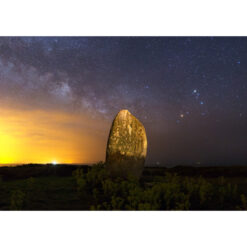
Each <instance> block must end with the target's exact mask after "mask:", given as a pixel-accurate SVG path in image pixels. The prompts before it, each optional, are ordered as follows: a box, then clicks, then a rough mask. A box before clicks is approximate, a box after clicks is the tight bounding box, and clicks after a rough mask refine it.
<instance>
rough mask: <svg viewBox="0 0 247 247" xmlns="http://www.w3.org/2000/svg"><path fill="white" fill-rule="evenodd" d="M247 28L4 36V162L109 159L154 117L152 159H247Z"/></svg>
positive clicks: (0, 88)
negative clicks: (219, 32) (129, 127)
mask: <svg viewBox="0 0 247 247" xmlns="http://www.w3.org/2000/svg"><path fill="white" fill-rule="evenodd" d="M246 68H247V37H1V38H0V163H28V162H38V163H47V162H52V161H53V160H56V161H57V162H61V163H92V162H97V161H100V160H104V159H105V149H106V143H107V138H108V134H109V130H110V127H111V123H112V120H113V118H114V117H115V115H116V114H117V113H118V112H119V111H120V110H121V109H128V110H129V111H130V112H131V113H132V114H133V115H135V116H136V117H137V118H138V119H139V120H140V121H141V122H142V123H143V124H144V126H145V128H146V132H147V137H148V154H147V160H146V164H157V165H180V164H183V165H194V164H197V165H207V164H208V165H209V164H218V165H222V164H235V165H238V164H245V163H246V162H247V155H246V147H247V138H246V136H247V88H246V87H247V69H246Z"/></svg>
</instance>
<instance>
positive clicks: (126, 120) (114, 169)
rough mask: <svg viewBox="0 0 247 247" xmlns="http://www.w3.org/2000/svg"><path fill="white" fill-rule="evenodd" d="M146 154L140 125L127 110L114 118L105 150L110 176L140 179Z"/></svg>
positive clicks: (142, 127) (142, 130) (145, 144)
mask: <svg viewBox="0 0 247 247" xmlns="http://www.w3.org/2000/svg"><path fill="white" fill-rule="evenodd" d="M146 154H147V137H146V131H145V128H144V126H143V125H142V123H141V122H140V121H139V120H138V119H137V118H136V117H134V116H133V115H132V114H131V113H130V112H129V111H128V110H121V111H120V112H119V113H118V114H117V116H116V117H115V119H114V121H113V123H112V127H111V130H110V135H109V138H108V143H107V149H106V167H107V169H108V171H109V172H110V174H111V175H113V176H120V177H127V176H128V175H132V176H135V177H140V175H141V174H142V170H143V167H144V163H145V158H146Z"/></svg>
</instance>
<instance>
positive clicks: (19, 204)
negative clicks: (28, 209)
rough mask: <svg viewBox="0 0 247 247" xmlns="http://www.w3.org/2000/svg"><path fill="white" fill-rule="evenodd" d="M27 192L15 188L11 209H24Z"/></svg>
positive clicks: (11, 199)
mask: <svg viewBox="0 0 247 247" xmlns="http://www.w3.org/2000/svg"><path fill="white" fill-rule="evenodd" d="M24 198H25V193H24V192H22V191H21V190H14V191H12V193H11V197H10V210H21V209H23V204H24Z"/></svg>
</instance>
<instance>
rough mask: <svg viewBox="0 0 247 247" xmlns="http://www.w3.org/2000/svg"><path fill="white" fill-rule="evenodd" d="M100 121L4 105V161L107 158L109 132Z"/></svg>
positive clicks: (0, 145)
mask: <svg viewBox="0 0 247 247" xmlns="http://www.w3.org/2000/svg"><path fill="white" fill-rule="evenodd" d="M97 122H98V121H95V120H93V119H90V118H89V117H88V116H85V115H84V114H71V113H66V112H59V111H52V110H51V111H34V110H14V109H8V108H4V109H3V108H0V164H8V163H51V161H52V163H53V164H55V163H56V164H57V160H59V163H91V162H96V161H98V160H103V159H104V156H105V145H106V141H105V140H107V135H108V132H105V131H102V129H103V128H106V126H104V122H102V124H101V125H100V126H99V125H97ZM102 133H103V134H102ZM54 157H56V159H54Z"/></svg>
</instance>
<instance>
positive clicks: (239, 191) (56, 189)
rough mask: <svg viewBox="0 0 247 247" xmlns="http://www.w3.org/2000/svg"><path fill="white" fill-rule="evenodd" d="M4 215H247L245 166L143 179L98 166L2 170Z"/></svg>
mask: <svg viewBox="0 0 247 247" xmlns="http://www.w3.org/2000/svg"><path fill="white" fill-rule="evenodd" d="M0 176H1V179H0V209H1V210H246V209H247V167H244V166H239V167H237V166H234V167H201V168H199V167H174V168H145V169H144V172H143V175H142V177H141V178H140V180H138V179H136V178H135V177H133V176H128V178H127V179H123V178H111V177H110V176H109V175H108V174H107V172H106V170H105V168H104V164H103V163H98V164H96V165H94V166H92V167H91V166H78V165H56V166H54V165H23V166H17V167H0Z"/></svg>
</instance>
